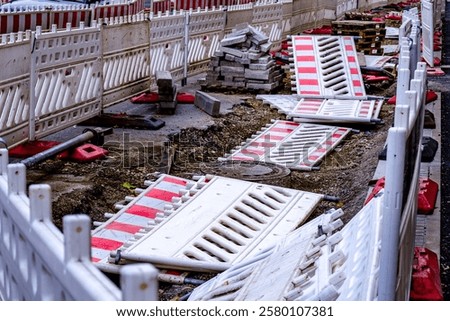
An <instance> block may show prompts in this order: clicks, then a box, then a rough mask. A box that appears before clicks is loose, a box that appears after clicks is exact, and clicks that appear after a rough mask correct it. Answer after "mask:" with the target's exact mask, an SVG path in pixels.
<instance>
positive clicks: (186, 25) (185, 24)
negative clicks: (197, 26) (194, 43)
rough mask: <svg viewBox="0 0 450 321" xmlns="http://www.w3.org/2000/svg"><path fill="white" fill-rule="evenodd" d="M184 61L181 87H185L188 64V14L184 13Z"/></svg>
mask: <svg viewBox="0 0 450 321" xmlns="http://www.w3.org/2000/svg"><path fill="white" fill-rule="evenodd" d="M184 17H185V20H184V21H185V22H184V61H183V79H182V80H181V86H186V85H187V74H188V64H189V17H190V15H189V13H188V12H187V11H186V12H185V13H184Z"/></svg>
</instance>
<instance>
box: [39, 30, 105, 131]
mask: <svg viewBox="0 0 450 321" xmlns="http://www.w3.org/2000/svg"><path fill="white" fill-rule="evenodd" d="M101 47H102V45H101V37H100V29H99V28H86V29H83V28H81V29H78V30H68V31H60V32H50V33H45V34H40V35H36V39H35V41H34V45H33V50H32V60H31V74H32V76H31V96H32V97H31V99H32V103H31V105H32V106H34V109H32V110H31V117H30V120H31V122H32V124H33V123H34V124H35V126H33V125H32V124H31V125H30V126H31V127H32V128H30V136H31V137H30V139H38V138H41V137H44V136H47V135H49V134H52V133H54V132H57V131H59V130H61V129H65V128H67V127H69V126H70V125H74V124H77V123H79V122H81V121H83V120H86V119H88V118H91V117H93V116H95V115H98V114H100V112H101V109H102V106H101V103H102V69H101V68H102V61H101V55H102V52H101Z"/></svg>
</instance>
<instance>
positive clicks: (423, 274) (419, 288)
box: [410, 247, 444, 301]
mask: <svg viewBox="0 0 450 321" xmlns="http://www.w3.org/2000/svg"><path fill="white" fill-rule="evenodd" d="M410 299H411V301H442V300H444V297H443V294H442V286H441V277H440V274H439V262H438V257H437V255H436V253H434V252H433V251H430V250H429V249H427V248H424V247H415V248H414V263H413V273H412V278H411V292H410Z"/></svg>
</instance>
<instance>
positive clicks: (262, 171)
mask: <svg viewBox="0 0 450 321" xmlns="http://www.w3.org/2000/svg"><path fill="white" fill-rule="evenodd" d="M201 170H202V172H203V173H204V174H212V175H218V176H225V177H230V178H237V179H243V180H247V181H261V180H266V179H274V178H281V177H285V176H287V175H289V174H290V172H291V171H290V169H289V168H286V167H284V166H280V165H276V164H268V163H264V162H240V161H223V162H217V163H212V164H203V166H202V168H201Z"/></svg>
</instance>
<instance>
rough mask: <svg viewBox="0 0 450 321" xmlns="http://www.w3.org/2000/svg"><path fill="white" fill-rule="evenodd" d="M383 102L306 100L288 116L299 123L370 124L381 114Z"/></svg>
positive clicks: (299, 103) (301, 101) (302, 100)
mask: <svg viewBox="0 0 450 321" xmlns="http://www.w3.org/2000/svg"><path fill="white" fill-rule="evenodd" d="M382 105H383V101H382V100H338V99H304V98H302V99H301V100H300V101H299V102H298V103H297V105H296V106H295V108H294V109H293V110H292V111H291V112H290V113H289V114H288V115H287V116H288V117H289V118H294V119H295V120H297V118H300V119H299V121H303V122H304V121H321V122H323V121H327V122H332V123H337V122H352V123H370V122H373V121H376V120H377V119H378V116H379V114H380V110H381V106H382Z"/></svg>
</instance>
